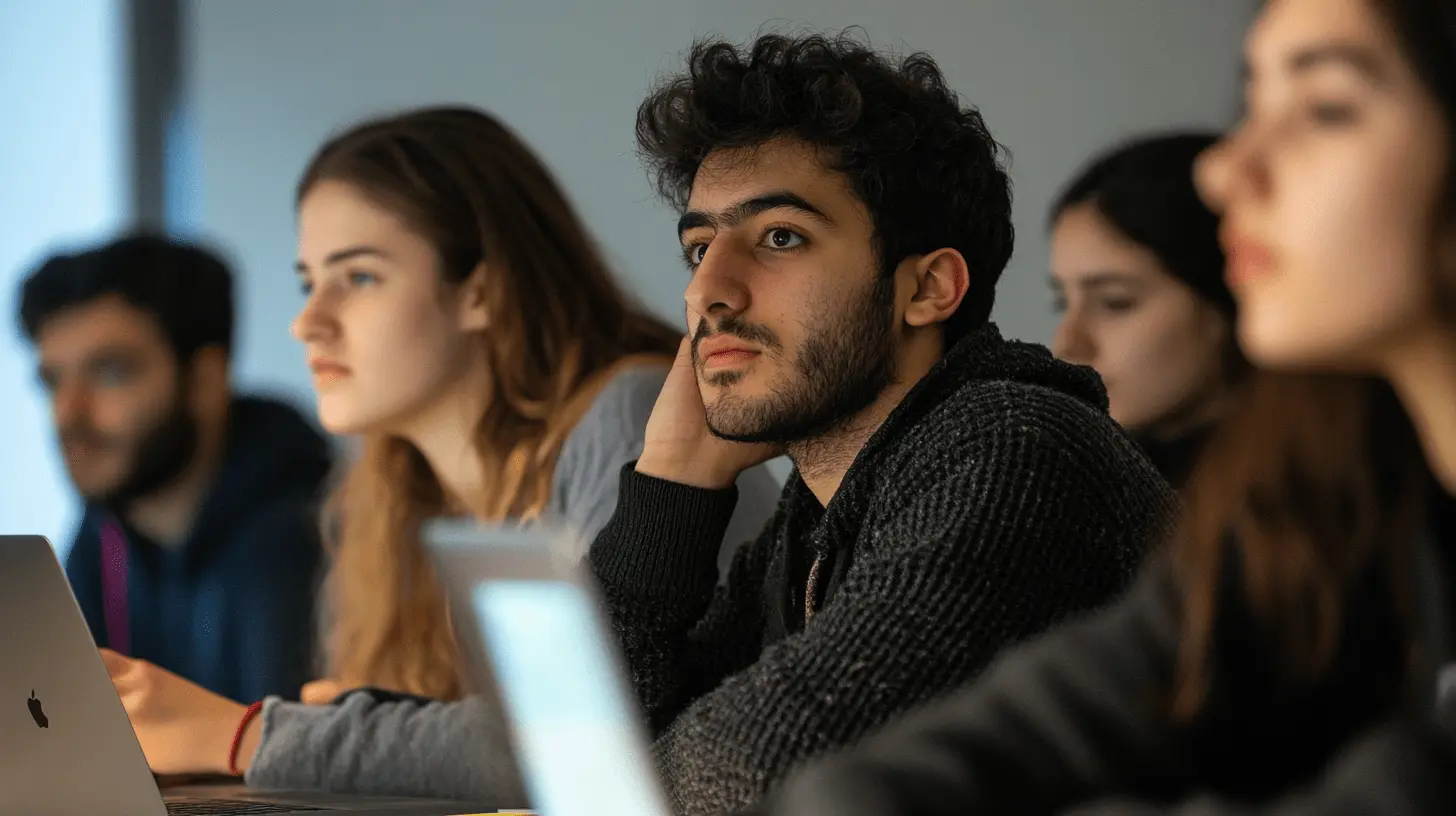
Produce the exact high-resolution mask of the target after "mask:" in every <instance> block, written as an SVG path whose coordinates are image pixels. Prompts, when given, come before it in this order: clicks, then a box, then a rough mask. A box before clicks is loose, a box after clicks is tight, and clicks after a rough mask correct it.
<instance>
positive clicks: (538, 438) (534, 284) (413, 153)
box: [297, 108, 681, 699]
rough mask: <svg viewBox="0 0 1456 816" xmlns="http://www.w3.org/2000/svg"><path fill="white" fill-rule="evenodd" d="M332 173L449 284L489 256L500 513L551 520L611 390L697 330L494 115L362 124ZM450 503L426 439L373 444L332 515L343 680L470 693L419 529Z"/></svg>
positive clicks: (489, 481) (325, 170) (489, 455)
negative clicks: (593, 231) (590, 412)
mask: <svg viewBox="0 0 1456 816" xmlns="http://www.w3.org/2000/svg"><path fill="white" fill-rule="evenodd" d="M325 180H329V181H339V182H344V183H347V184H349V185H352V186H354V187H355V188H356V189H358V190H360V191H361V192H362V193H363V194H365V195H367V196H369V197H370V198H371V199H372V200H373V201H374V202H375V203H377V204H378V205H380V206H382V207H385V208H387V209H389V210H390V211H391V212H393V213H394V214H395V215H397V216H398V217H400V218H401V219H403V220H404V222H405V223H406V224H408V225H409V226H410V227H411V228H412V229H413V230H415V231H417V232H418V233H419V234H420V235H422V236H424V237H425V238H427V239H428V240H429V241H430V242H431V243H432V244H433V245H434V247H435V248H436V250H437V252H438V254H439V260H440V269H441V271H442V276H443V278H444V281H445V282H447V283H452V284H459V283H460V282H462V281H464V280H465V279H466V278H467V277H468V276H469V275H470V274H471V273H472V272H473V271H474V270H475V269H477V268H478V267H479V266H480V265H481V264H482V262H483V263H484V264H485V265H486V270H487V273H488V275H487V281H486V287H487V289H488V292H487V294H486V298H485V302H486V303H488V304H489V308H490V309H491V311H492V313H491V315H490V319H489V329H487V330H486V331H485V332H483V335H482V341H483V344H484V353H485V355H486V358H487V366H486V368H487V370H488V372H489V377H490V381H489V384H488V388H489V396H490V399H489V400H488V405H487V408H486V411H485V414H484V415H483V416H482V417H481V418H480V421H479V424H478V425H477V429H476V433H475V438H474V440H472V441H473V443H474V447H475V450H476V452H477V453H478V455H479V456H480V458H481V459H482V460H483V463H484V468H483V470H484V472H485V474H486V484H485V491H484V495H485V496H488V497H489V499H490V501H491V505H490V509H489V511H488V512H487V514H486V516H487V518H486V519H485V520H488V521H502V520H507V519H517V520H528V519H531V518H533V517H535V516H537V515H539V514H540V513H541V511H542V509H543V508H544V507H545V506H546V503H547V501H548V499H549V498H550V494H551V478H552V474H553V472H554V470H555V465H556V458H557V455H558V453H559V451H560V449H561V445H562V442H563V441H564V439H565V438H566V436H567V434H568V433H569V432H570V431H571V428H572V426H573V425H574V424H575V423H576V421H577V419H578V418H579V417H580V415H581V413H582V411H583V410H584V409H585V408H586V407H587V405H588V404H589V402H590V399H591V397H592V396H593V395H594V394H595V392H596V390H597V388H599V387H600V386H601V385H602V384H603V383H604V381H605V380H606V379H608V378H609V376H610V374H611V373H612V372H613V371H614V370H615V369H616V368H618V367H620V366H621V365H622V364H624V363H625V362H627V361H628V360H629V359H630V358H633V357H635V356H637V355H644V354H645V355H652V356H653V358H654V359H655V360H660V361H661V363H663V364H666V363H667V362H668V360H669V356H670V355H671V354H672V353H673V352H674V351H675V349H676V348H677V345H678V341H679V340H680V338H681V333H680V332H678V331H675V330H673V329H672V328H669V327H668V326H667V325H666V324H665V323H663V322H660V321H658V320H657V319H655V318H652V317H650V316H648V314H647V313H646V312H645V311H643V310H641V309H640V308H638V307H636V306H634V305H633V304H632V303H631V302H630V301H629V299H628V298H627V296H626V295H625V294H624V293H623V292H622V291H621V289H620V288H619V287H618V286H617V284H616V283H615V281H614V280H613V277H612V275H611V274H610V272H609V270H608V267H607V264H606V263H605V262H604V261H603V259H602V257H601V254H600V253H599V251H598V250H597V248H596V246H595V245H594V243H593V241H592V239H591V237H590V236H589V235H588V233H587V231H586V229H585V228H584V226H583V225H582V223H581V222H580V220H579V219H578V218H577V215H576V213H575V212H574V211H573V209H572V207H571V205H570V204H569V203H568V201H567V198H566V196H565V194H564V193H563V192H562V190H561V188H560V187H559V186H558V184H557V183H556V181H555V180H554V179H553V178H552V176H551V174H550V172H549V171H548V170H547V168H546V167H545V165H544V164H543V163H542V162H541V160H540V159H538V158H537V157H536V156H535V155H534V154H533V153H532V152H531V150H530V149H529V148H528V147H527V146H526V145H525V144H524V143H523V142H522V141H521V140H520V139H519V138H518V137H516V136H515V135H514V134H513V133H511V132H510V131H509V130H508V129H507V128H506V127H505V126H504V125H502V124H501V123H500V122H498V121H497V120H496V119H494V118H493V117H491V116H489V115H488V114H485V113H483V112H481V111H478V110H472V109H468V108H428V109H420V110H413V111H409V112H405V113H402V114H399V115H395V116H390V117H386V118H381V119H376V120H373V121H369V122H365V123H363V124H360V125H358V126H356V127H354V128H352V129H350V130H348V131H347V132H345V133H342V134H341V135H338V136H337V137H335V138H333V139H332V140H330V141H329V142H328V143H326V144H325V145H324V146H323V147H322V148H321V149H320V150H319V151H318V153H317V154H316V155H315V156H314V158H313V160H312V161H311V162H310V163H309V166H308V168H307V170H306V171H305V172H304V174H303V177H302V180H301V181H300V182H299V185H298V194H297V197H298V200H299V201H300V202H301V201H302V199H303V198H304V196H306V195H307V194H308V192H309V191H310V190H311V189H312V188H313V187H314V185H316V184H318V183H319V182H321V181H325ZM462 442H465V440H462ZM446 503H447V499H446V496H445V495H444V492H443V489H442V487H441V485H440V483H439V481H438V480H437V479H436V478H435V476H434V474H433V472H432V471H431V470H430V468H429V466H428V464H427V463H426V461H425V459H424V457H423V455H422V454H421V453H420V451H419V450H418V449H416V448H415V447H414V446H413V445H411V444H410V443H409V442H406V441H405V440H403V439H400V438H396V437H390V436H383V435H379V436H369V437H366V438H365V439H364V440H363V446H362V451H361V453H360V456H359V458H358V460H357V461H356V463H355V464H354V465H353V467H352V469H351V470H350V471H349V473H348V475H347V476H346V478H345V479H344V481H343V482H342V484H341V486H340V487H339V489H338V490H337V491H336V492H335V494H334V496H333V497H332V500H331V502H330V506H329V511H328V513H327V514H326V529H327V530H328V531H330V532H331V533H332V534H331V535H329V537H328V540H329V546H330V554H331V566H330V570H329V574H328V577H327V580H326V582H325V596H326V597H325V600H326V604H325V617H324V620H325V622H326V623H325V627H326V632H325V633H324V646H325V654H326V661H327V671H328V673H329V676H330V677H331V678H332V679H334V680H337V681H338V682H340V683H343V684H344V685H345V686H377V687H383V688H388V689H393V690H397V691H403V692H408V693H413V694H421V695H425V696H429V697H435V698H439V699H453V698H455V697H458V696H459V695H460V694H461V693H462V691H463V685H462V683H463V677H462V673H461V670H460V666H459V664H458V655H457V654H456V649H455V645H454V641H453V637H452V634H451V631H450V627H449V623H448V613H447V609H446V604H445V601H444V596H443V593H442V592H441V591H440V588H439V586H438V584H437V582H436V580H435V576H434V574H433V572H432V570H431V568H430V565H429V563H428V560H427V558H426V555H425V553H424V551H423V548H422V546H421V544H420V541H419V534H418V530H419V526H420V523H421V522H422V521H424V520H426V519H427V518H429V517H432V516H436V515H440V514H441V513H444V512H446V511H447V509H448V508H447V507H446Z"/></svg>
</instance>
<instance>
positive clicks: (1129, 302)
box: [1102, 298, 1137, 312]
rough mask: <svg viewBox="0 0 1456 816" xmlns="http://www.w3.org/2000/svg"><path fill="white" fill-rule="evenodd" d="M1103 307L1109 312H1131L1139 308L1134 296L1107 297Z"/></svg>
mask: <svg viewBox="0 0 1456 816" xmlns="http://www.w3.org/2000/svg"><path fill="white" fill-rule="evenodd" d="M1102 308H1103V309H1106V310H1107V311H1109V312H1130V311H1132V310H1133V309H1136V308H1137V301H1136V300H1133V299H1132V298H1107V299H1106V300H1104V301H1102Z"/></svg>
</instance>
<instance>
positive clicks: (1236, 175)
mask: <svg viewBox="0 0 1456 816" xmlns="http://www.w3.org/2000/svg"><path fill="white" fill-rule="evenodd" d="M1245 51H1246V59H1247V63H1248V72H1249V73H1248V81H1247V86H1246V89H1245V96H1246V99H1245V103H1246V109H1247V112H1246V115H1245V119H1244V121H1243V123H1242V124H1241V126H1240V127H1239V128H1238V129H1237V130H1235V131H1234V132H1232V133H1231V134H1230V135H1229V136H1228V138H1227V139H1225V140H1224V141H1223V142H1222V143H1220V144H1219V145H1218V146H1216V147H1215V148H1213V149H1212V150H1210V151H1209V152H1208V153H1206V154H1205V155H1204V156H1203V157H1202V159H1201V160H1200V162H1199V166H1198V172H1197V180H1198V183H1199V188H1200V191H1201V192H1202V194H1203V196H1204V198H1205V199H1206V200H1207V201H1208V203H1209V205H1210V206H1211V207H1212V208H1213V209H1214V210H1215V211H1217V212H1219V213H1220V214H1221V215H1222V237H1223V239H1224V247H1225V250H1226V251H1227V253H1228V256H1229V265H1228V276H1229V284H1230V286H1231V288H1232V289H1233V291H1234V294H1235V296H1236V297H1237V299H1238V302H1239V324H1238V336H1239V341H1240V343H1241V345H1242V346H1243V348H1244V351H1245V353H1246V354H1247V355H1248V356H1249V358H1250V359H1252V360H1253V361H1254V362H1255V363H1258V364H1261V365H1265V366H1272V367H1315V368H1334V369H1349V370H1376V369H1380V368H1381V367H1382V366H1383V365H1384V364H1383V362H1382V361H1383V360H1384V359H1385V358H1386V357H1387V356H1388V355H1389V353H1390V352H1391V351H1392V350H1393V349H1396V348H1399V347H1400V346H1401V344H1402V343H1403V342H1405V341H1406V340H1407V339H1408V338H1409V337H1410V336H1411V333H1412V332H1419V331H1421V330H1423V329H1424V328H1428V327H1430V326H1431V325H1432V323H1431V321H1434V320H1435V319H1436V315H1435V312H1434V308H1433V305H1432V299H1431V298H1430V296H1429V294H1430V280H1431V263H1432V261H1431V257H1432V251H1433V246H1434V243H1433V238H1434V236H1435V233H1436V229H1437V223H1436V215H1435V214H1436V205H1437V201H1438V197H1439V195H1440V193H1441V191H1442V188H1443V186H1444V182H1445V180H1446V178H1447V169H1448V168H1447V162H1448V156H1447V136H1446V126H1445V120H1444V118H1443V115H1442V112H1441V109H1440V106H1439V105H1438V103H1437V102H1436V100H1435V99H1434V97H1432V96H1431V95H1430V93H1429V92H1428V90H1427V89H1426V88H1425V86H1424V85H1423V84H1422V83H1421V82H1420V80H1419V78H1418V77H1417V76H1416V74H1415V73H1414V71H1413V69H1412V68H1411V66H1410V65H1409V64H1408V62H1407V61H1406V59H1405V57H1404V55H1403V54H1402V52H1401V49H1400V43H1399V42H1398V41H1397V39H1396V37H1395V33H1394V31H1393V30H1392V29H1391V28H1390V26H1389V24H1388V22H1387V21H1386V20H1385V18H1384V17H1382V16H1381V15H1380V14H1379V13H1378V11H1377V10H1376V6H1375V4H1374V3H1371V2H1369V0H1272V2H1269V3H1267V4H1266V5H1265V7H1264V11H1263V13H1262V14H1261V15H1260V17H1259V19H1258V20H1257V21H1256V23H1255V25H1254V27H1253V28H1252V29H1251V30H1250V34H1249V37H1248V40H1247V42H1246V46H1245Z"/></svg>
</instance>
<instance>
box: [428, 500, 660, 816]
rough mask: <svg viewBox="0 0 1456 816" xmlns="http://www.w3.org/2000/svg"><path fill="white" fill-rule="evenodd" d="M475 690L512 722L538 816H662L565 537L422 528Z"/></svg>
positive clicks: (465, 525)
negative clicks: (497, 702)
mask: <svg viewBox="0 0 1456 816" xmlns="http://www.w3.org/2000/svg"><path fill="white" fill-rule="evenodd" d="M422 537H423V538H424V541H425V544H426V546H427V547H428V548H429V551H430V555H431V557H432V558H433V560H434V563H435V567H436V573H437V574H438V575H440V576H441V578H442V579H443V581H444V582H445V585H446V590H447V593H448V597H449V599H450V604H451V618H452V620H453V621H454V625H455V631H456V636H457V637H458V638H459V639H460V647H461V651H462V653H463V654H464V655H465V657H466V659H467V661H468V662H469V664H470V669H471V679H472V681H473V682H474V683H475V684H476V686H477V688H483V689H492V690H493V691H495V692H496V693H497V694H498V695H499V696H500V699H501V702H502V703H503V704H504V707H505V711H506V714H507V718H508V719H509V721H510V724H511V732H512V738H513V741H514V744H515V747H516V756H517V760H518V761H519V763H520V766H521V775H522V777H523V779H524V780H525V783H526V789H527V792H528V793H529V794H530V797H531V802H532V805H533V806H534V808H535V810H536V812H538V813H540V814H542V816H628V814H630V815H631V816H666V814H668V813H669V810H668V807H667V803H666V797H665V796H664V795H663V792H662V789H661V787H660V781H659V777H658V775H657V766H656V763H655V762H654V761H653V758H652V749H651V745H650V743H649V741H648V737H647V732H646V728H645V725H644V717H643V715H642V713H641V709H640V707H639V706H638V704H637V699H636V696H635V695H634V694H633V693H632V692H631V689H630V687H629V685H628V683H627V680H626V676H625V675H624V673H623V671H622V668H621V662H620V658H619V655H618V653H617V646H616V639H615V637H614V636H613V634H612V633H611V631H610V629H609V628H608V626H607V623H606V618H605V616H604V614H603V613H602V611H601V606H600V603H599V601H598V596H597V593H596V590H595V589H594V588H593V584H592V582H591V580H590V578H589V577H588V576H587V574H586V572H585V570H584V568H583V567H582V565H581V564H580V562H579V556H577V555H572V554H573V553H580V552H581V551H582V548H580V547H577V546H574V545H573V543H572V542H571V540H570V534H568V533H567V532H565V531H564V530H559V529H551V528H547V527H535V528H532V529H529V530H525V531H523V530H518V529H514V528H500V527H485V526H479V525H476V524H474V523H473V522H461V521H454V520H437V521H432V522H429V523H428V524H426V525H425V527H424V529H423V530H422Z"/></svg>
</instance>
